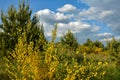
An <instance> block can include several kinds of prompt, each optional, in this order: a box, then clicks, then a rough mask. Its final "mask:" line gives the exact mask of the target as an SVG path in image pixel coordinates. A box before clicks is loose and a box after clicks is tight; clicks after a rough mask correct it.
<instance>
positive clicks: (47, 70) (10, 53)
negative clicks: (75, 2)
mask: <svg viewBox="0 0 120 80" xmlns="http://www.w3.org/2000/svg"><path fill="white" fill-rule="evenodd" d="M31 14H32V10H31V9H30V6H29V4H25V3H24V2H22V3H19V7H18V9H17V8H15V7H14V6H10V7H9V8H8V10H7V12H6V13H5V12H2V13H1V14H0V15H1V17H0V18H1V21H2V23H0V80H120V40H116V39H115V38H114V37H113V39H112V40H111V41H108V42H106V43H105V44H106V45H104V44H103V43H102V42H100V41H99V40H96V41H92V40H91V39H87V40H86V42H85V43H83V44H79V42H78V41H77V38H76V37H75V36H74V34H73V33H72V31H70V30H68V31H67V32H66V34H64V35H63V36H62V37H61V38H60V41H58V42H56V41H55V40H56V38H57V27H58V26H57V24H55V25H54V29H53V30H52V31H51V33H52V36H51V40H47V38H46V37H45V35H44V26H43V25H44V24H43V25H42V24H41V25H39V24H37V23H38V22H39V20H38V19H37V16H36V15H34V16H33V17H32V16H31Z"/></svg>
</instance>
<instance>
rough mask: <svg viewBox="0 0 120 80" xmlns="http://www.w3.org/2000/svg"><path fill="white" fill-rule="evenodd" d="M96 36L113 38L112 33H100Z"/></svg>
mask: <svg viewBox="0 0 120 80" xmlns="http://www.w3.org/2000/svg"><path fill="white" fill-rule="evenodd" d="M96 36H98V37H109V36H113V35H112V33H99V34H97V35H96Z"/></svg>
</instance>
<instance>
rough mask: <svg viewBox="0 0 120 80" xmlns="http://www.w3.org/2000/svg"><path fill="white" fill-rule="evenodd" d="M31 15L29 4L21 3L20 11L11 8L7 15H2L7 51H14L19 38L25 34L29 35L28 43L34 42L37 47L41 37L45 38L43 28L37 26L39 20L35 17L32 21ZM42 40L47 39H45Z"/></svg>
mask: <svg viewBox="0 0 120 80" xmlns="http://www.w3.org/2000/svg"><path fill="white" fill-rule="evenodd" d="M31 13H32V10H31V9H30V8H29V4H25V2H22V3H20V4H19V8H18V9H16V8H15V7H14V6H11V7H9V9H8V11H7V14H5V13H4V12H2V13H1V21H2V26H1V28H2V30H3V34H1V36H2V37H1V38H3V39H4V40H5V43H6V45H5V48H6V49H7V50H9V49H10V50H11V49H14V47H15V44H16V43H17V42H18V37H19V36H20V35H22V34H23V33H24V32H26V34H27V36H26V37H27V42H28V43H29V42H30V41H33V42H34V43H35V45H36V44H38V43H37V41H38V40H39V36H40V35H42V36H44V30H43V28H41V27H43V26H41V25H37V23H38V19H37V18H36V16H35V15H34V17H33V19H32V20H31ZM39 27H40V28H39ZM3 35H4V36H3ZM42 39H45V37H44V38H42ZM1 43H2V42H1Z"/></svg>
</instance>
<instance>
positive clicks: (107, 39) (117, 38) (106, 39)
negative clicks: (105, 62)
mask: <svg viewBox="0 0 120 80" xmlns="http://www.w3.org/2000/svg"><path fill="white" fill-rule="evenodd" d="M112 39H113V37H111V38H105V39H101V40H100V41H101V42H108V41H111V40H112ZM114 39H116V40H120V36H116V37H114Z"/></svg>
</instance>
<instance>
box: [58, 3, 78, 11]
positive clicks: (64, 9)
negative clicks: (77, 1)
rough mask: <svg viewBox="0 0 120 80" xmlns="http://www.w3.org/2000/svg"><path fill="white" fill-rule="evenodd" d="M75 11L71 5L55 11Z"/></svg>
mask: <svg viewBox="0 0 120 80" xmlns="http://www.w3.org/2000/svg"><path fill="white" fill-rule="evenodd" d="M76 10H77V9H76V7H75V6H73V5H71V4H65V5H64V6H62V7H61V8H58V9H57V11H59V12H74V11H76Z"/></svg>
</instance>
